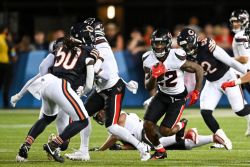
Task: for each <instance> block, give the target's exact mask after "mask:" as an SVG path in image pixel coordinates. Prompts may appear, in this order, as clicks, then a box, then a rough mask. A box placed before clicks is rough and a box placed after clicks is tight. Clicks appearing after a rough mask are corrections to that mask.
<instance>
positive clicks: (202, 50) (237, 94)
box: [177, 28, 250, 150]
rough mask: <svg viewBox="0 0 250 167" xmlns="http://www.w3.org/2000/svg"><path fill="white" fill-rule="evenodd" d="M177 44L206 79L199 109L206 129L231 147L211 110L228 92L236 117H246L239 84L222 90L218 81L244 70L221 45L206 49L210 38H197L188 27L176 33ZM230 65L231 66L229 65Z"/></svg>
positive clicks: (245, 70)
mask: <svg viewBox="0 0 250 167" xmlns="http://www.w3.org/2000/svg"><path fill="white" fill-rule="evenodd" d="M177 40H178V44H179V45H180V46H181V47H182V48H183V49H184V50H185V51H186V53H187V55H188V57H187V58H188V59H190V60H191V61H194V62H196V63H198V64H200V65H201V66H202V67H203V69H204V77H205V78H206V83H205V86H204V88H203V90H202V93H201V98H200V109H201V115H202V117H203V119H204V121H205V123H206V124H207V126H208V127H209V129H210V130H211V131H212V132H213V133H214V134H217V135H218V136H220V137H221V140H223V141H224V143H223V145H224V146H225V147H226V148H227V149H228V150H231V149H232V143H231V141H230V140H229V139H228V137H227V136H226V134H225V133H224V131H223V130H222V129H221V128H220V126H219V124H218V122H217V121H216V119H215V118H214V117H213V115H212V113H213V111H214V109H215V107H216V106H217V104H218V102H219V100H220V98H221V96H222V95H223V93H225V95H227V98H228V100H229V103H230V105H231V107H232V110H233V111H234V112H235V113H236V114H237V115H238V116H241V117H243V116H246V117H248V116H249V113H250V106H249V105H244V101H243V97H242V94H241V90H240V88H239V86H237V87H234V88H231V89H227V90H226V91H225V92H224V91H222V89H221V87H220V86H221V84H222V83H223V82H225V81H227V80H229V79H232V78H236V75H235V73H234V71H233V70H232V68H234V69H236V70H237V71H240V72H242V73H246V72H247V69H246V68H245V67H244V66H243V65H242V64H240V63H239V62H237V61H236V60H234V59H232V58H231V57H230V56H229V55H228V54H227V53H226V52H225V51H224V50H223V49H222V48H220V47H219V46H217V45H215V46H214V47H211V48H209V44H210V42H211V39H209V38H205V39H203V40H200V41H198V37H197V35H196V33H195V32H194V31H193V30H192V29H190V28H185V29H183V30H182V31H181V32H180V34H179V35H178V38H177ZM230 67H232V68H230Z"/></svg>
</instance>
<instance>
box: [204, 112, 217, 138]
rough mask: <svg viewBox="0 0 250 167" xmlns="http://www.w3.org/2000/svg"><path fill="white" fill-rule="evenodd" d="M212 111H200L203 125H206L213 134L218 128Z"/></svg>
mask: <svg viewBox="0 0 250 167" xmlns="http://www.w3.org/2000/svg"><path fill="white" fill-rule="evenodd" d="M212 113H213V111H212V110H201V115H202V118H203V119H204V121H205V123H206V124H207V126H208V128H209V129H210V130H211V131H212V132H213V133H215V132H216V131H217V130H218V129H220V126H219V124H218V122H217V121H216V119H215V118H214V116H213V114H212Z"/></svg>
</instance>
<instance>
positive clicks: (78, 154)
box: [64, 150, 90, 161]
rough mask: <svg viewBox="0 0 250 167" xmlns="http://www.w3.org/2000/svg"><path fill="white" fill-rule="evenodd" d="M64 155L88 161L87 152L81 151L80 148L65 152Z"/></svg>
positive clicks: (72, 158)
mask: <svg viewBox="0 0 250 167" xmlns="http://www.w3.org/2000/svg"><path fill="white" fill-rule="evenodd" d="M64 156H65V157H66V158H68V159H70V160H73V161H89V160H90V156H89V153H83V152H82V151H80V150H77V151H75V152H73V153H71V154H65V155H64Z"/></svg>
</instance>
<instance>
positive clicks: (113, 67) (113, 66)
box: [96, 42, 120, 92]
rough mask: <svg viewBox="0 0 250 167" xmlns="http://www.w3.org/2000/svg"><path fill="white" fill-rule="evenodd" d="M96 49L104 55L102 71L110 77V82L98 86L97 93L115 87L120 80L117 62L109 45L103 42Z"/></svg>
mask: <svg viewBox="0 0 250 167" xmlns="http://www.w3.org/2000/svg"><path fill="white" fill-rule="evenodd" d="M96 49H97V50H98V51H99V52H100V54H102V55H103V59H104V61H103V63H102V65H101V69H102V70H103V71H104V73H106V74H107V75H108V78H109V80H108V81H107V82H103V83H100V84H98V85H96V90H97V92H100V91H102V90H105V89H108V88H111V87H113V86H114V85H115V84H116V83H117V81H118V80H119V78H120V77H119V75H118V72H119V71H118V67H117V63H116V60H115V56H114V54H113V51H112V49H111V47H110V46H109V44H108V43H107V42H103V43H100V44H97V45H96Z"/></svg>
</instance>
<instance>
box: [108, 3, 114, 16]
mask: <svg viewBox="0 0 250 167" xmlns="http://www.w3.org/2000/svg"><path fill="white" fill-rule="evenodd" d="M107 17H108V19H113V18H115V6H113V5H110V6H108V8H107Z"/></svg>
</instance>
